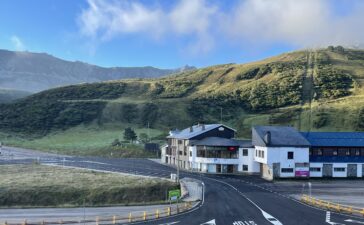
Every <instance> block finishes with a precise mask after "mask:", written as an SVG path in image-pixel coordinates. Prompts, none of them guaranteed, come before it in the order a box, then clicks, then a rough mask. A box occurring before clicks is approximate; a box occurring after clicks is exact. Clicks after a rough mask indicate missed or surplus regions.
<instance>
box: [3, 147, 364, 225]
mask: <svg viewBox="0 0 364 225" xmlns="http://www.w3.org/2000/svg"><path fill="white" fill-rule="evenodd" d="M18 150H19V149H18ZM19 151H22V150H19ZM39 160H40V161H41V162H42V163H45V164H61V165H65V166H73V167H81V168H89V169H95V170H103V171H111V172H123V173H132V174H138V175H146V176H154V177H163V178H167V177H169V176H170V174H171V173H175V169H174V168H171V167H169V166H166V165H161V164H158V163H155V162H153V161H150V160H146V159H105V158H90V157H63V156H62V157H59V156H55V155H45V156H42V157H40V158H39ZM29 161H31V160H30V159H29V158H16V157H13V159H10V158H8V159H6V158H4V157H2V158H0V164H1V163H12V162H16V163H27V162H29ZM181 177H193V178H196V179H199V180H201V181H202V182H203V183H204V187H205V188H204V193H205V194H204V200H203V201H202V202H201V203H200V205H199V206H198V207H196V208H194V209H192V210H191V211H189V212H186V213H184V214H179V215H176V216H173V217H169V218H162V219H160V220H154V221H148V222H140V223H135V224H150V225H172V224H176V225H201V224H207V225H208V224H217V225H254V224H258V225H271V224H276V225H279V224H283V225H320V224H322V225H324V224H326V225H327V224H344V225H353V224H364V220H363V219H362V218H360V217H355V216H348V215H342V214H338V213H333V212H327V211H325V210H321V209H316V208H313V207H310V206H307V205H304V204H302V203H300V202H298V201H296V200H294V199H292V198H290V197H288V196H286V195H283V194H281V193H279V192H275V190H270V189H267V188H266V187H267V185H264V184H267V181H264V180H262V179H260V178H259V177H257V176H224V175H206V174H196V173H190V172H183V171H182V172H181Z"/></svg>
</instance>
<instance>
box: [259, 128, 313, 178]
mask: <svg viewBox="0 0 364 225" xmlns="http://www.w3.org/2000/svg"><path fill="white" fill-rule="evenodd" d="M252 144H253V145H254V146H255V157H254V160H255V161H256V162H258V163H259V164H260V173H261V176H262V177H264V178H265V179H268V180H272V179H274V178H290V177H308V176H309V157H308V154H309V147H310V143H309V142H308V141H307V140H306V139H305V138H304V137H303V136H302V134H301V133H300V132H298V131H297V130H296V129H295V128H293V127H288V126H255V127H253V128H252Z"/></svg>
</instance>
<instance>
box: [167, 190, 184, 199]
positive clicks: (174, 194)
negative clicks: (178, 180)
mask: <svg viewBox="0 0 364 225" xmlns="http://www.w3.org/2000/svg"><path fill="white" fill-rule="evenodd" d="M179 197H181V190H178V189H177V190H172V191H169V192H168V199H169V200H170V201H177V200H178V199H179Z"/></svg>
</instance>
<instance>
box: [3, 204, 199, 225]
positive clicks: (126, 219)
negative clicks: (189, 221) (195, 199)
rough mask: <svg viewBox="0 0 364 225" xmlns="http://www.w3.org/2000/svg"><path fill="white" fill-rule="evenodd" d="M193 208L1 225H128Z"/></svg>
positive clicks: (190, 206)
mask: <svg viewBox="0 0 364 225" xmlns="http://www.w3.org/2000/svg"><path fill="white" fill-rule="evenodd" d="M192 207H193V204H192V203H191V202H186V203H181V204H176V205H174V206H169V207H165V208H162V209H156V210H155V211H153V212H151V211H138V212H129V213H128V214H126V215H123V216H120V215H114V216H97V217H95V218H94V219H82V220H59V221H54V220H53V221H51V220H50V221H46V220H42V221H30V222H29V221H28V220H24V221H23V222H21V223H8V222H6V221H5V222H4V223H3V225H67V224H70V225H72V224H95V225H101V224H128V223H131V222H139V221H147V220H151V219H159V218H163V217H168V216H171V215H175V214H178V213H181V212H185V211H188V210H190V209H191V208H192Z"/></svg>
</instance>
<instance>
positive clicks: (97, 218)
mask: <svg viewBox="0 0 364 225" xmlns="http://www.w3.org/2000/svg"><path fill="white" fill-rule="evenodd" d="M95 221H96V225H99V217H98V216H96V220H95Z"/></svg>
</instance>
